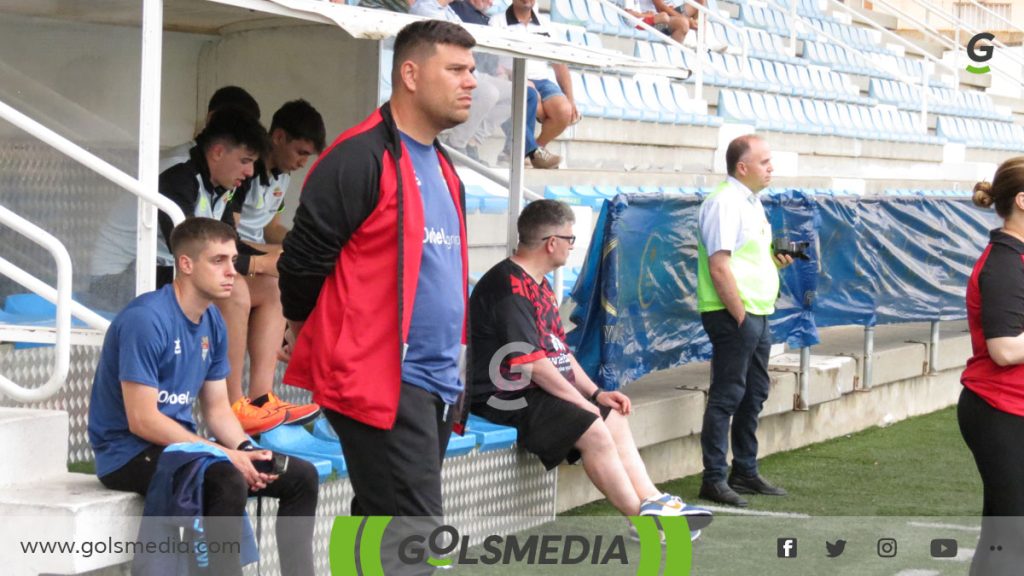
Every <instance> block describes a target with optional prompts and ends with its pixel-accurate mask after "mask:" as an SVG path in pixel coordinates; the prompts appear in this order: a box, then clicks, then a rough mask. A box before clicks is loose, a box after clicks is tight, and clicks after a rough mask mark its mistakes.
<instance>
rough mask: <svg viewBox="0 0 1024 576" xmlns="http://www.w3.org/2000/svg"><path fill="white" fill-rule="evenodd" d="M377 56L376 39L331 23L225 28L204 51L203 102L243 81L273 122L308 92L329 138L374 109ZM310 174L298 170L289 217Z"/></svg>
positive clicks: (199, 69) (200, 84) (201, 72)
mask: <svg viewBox="0 0 1024 576" xmlns="http://www.w3.org/2000/svg"><path fill="white" fill-rule="evenodd" d="M377 55H378V43H377V42H374V41H368V40H353V39H352V38H350V37H349V36H348V35H347V34H345V33H344V32H342V31H341V30H339V29H337V28H332V27H328V26H320V25H306V24H301V23H300V24H296V25H292V26H287V27H276V28H261V29H252V30H243V31H238V32H234V33H230V34H226V35H224V36H223V37H222V38H220V39H217V40H216V41H214V42H211V43H209V44H207V45H206V46H205V47H204V49H203V51H202V53H201V54H200V56H199V61H198V66H197V73H198V78H197V85H198V94H199V95H200V98H199V101H200V102H202V103H203V107H204V108H205V103H206V100H207V98H209V95H210V94H212V93H213V91H214V90H216V89H217V88H218V87H220V86H224V85H226V84H237V85H239V86H243V87H244V88H246V89H247V90H249V91H250V92H251V93H252V95H253V96H254V97H255V98H256V100H257V101H258V102H259V103H260V108H261V110H262V113H263V123H264V125H266V126H268V127H269V125H270V119H271V117H272V116H273V114H274V111H275V110H277V108H278V107H280V106H281V105H282V104H284V103H285V102H287V101H289V100H294V99H296V98H305V99H306V100H308V101H309V102H310V103H311V104H312V105H313V106H314V107H316V109H317V110H319V111H320V113H321V114H322V115H323V117H324V123H325V125H326V126H327V141H328V144H329V143H330V142H331V141H332V140H334V138H335V137H337V136H338V135H339V134H340V133H341V132H342V131H344V130H346V129H347V128H349V127H350V126H352V125H354V124H356V123H358V122H359V121H361V120H362V119H363V118H365V117H366V116H367V115H368V114H369V113H370V112H371V111H373V109H374V108H375V107H376V104H377V70H378V56H377ZM204 113H205V112H204ZM307 169H308V166H307ZM305 172H306V171H305V170H303V171H301V172H298V173H294V174H293V175H292V186H291V189H290V191H289V195H288V197H287V199H286V201H285V202H286V206H287V208H286V212H285V219H286V222H290V221H291V216H292V214H294V213H295V210H294V209H295V207H296V206H297V205H298V191H299V188H300V187H301V185H302V181H303V179H304V178H305Z"/></svg>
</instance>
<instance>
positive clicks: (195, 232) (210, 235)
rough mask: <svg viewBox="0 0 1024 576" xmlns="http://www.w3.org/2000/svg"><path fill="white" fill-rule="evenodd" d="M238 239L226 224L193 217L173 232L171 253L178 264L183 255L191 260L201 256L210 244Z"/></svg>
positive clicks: (176, 227)
mask: <svg viewBox="0 0 1024 576" xmlns="http://www.w3.org/2000/svg"><path fill="white" fill-rule="evenodd" d="M237 238H238V235H237V234H236V233H235V229H234V228H232V227H231V226H229V225H228V224H227V223H225V222H221V221H220V220H214V219H213V218H200V217H196V216H191V217H189V218H186V219H185V221H184V222H182V223H181V224H178V225H177V226H175V227H174V230H172V231H171V242H170V245H171V253H172V254H174V261H175V264H177V261H178V257H179V256H181V255H182V254H184V255H186V256H189V257H190V258H196V257H197V256H199V253H200V252H202V251H203V247H204V246H206V244H207V243H209V242H234V241H235V240H236V239H237Z"/></svg>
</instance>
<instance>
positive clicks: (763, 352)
mask: <svg viewBox="0 0 1024 576" xmlns="http://www.w3.org/2000/svg"><path fill="white" fill-rule="evenodd" d="M725 163H726V168H727V171H728V173H729V177H728V178H727V179H726V180H725V181H724V182H722V183H721V184H719V185H718V187H716V188H715V190H714V191H713V192H712V193H711V194H710V195H708V197H707V198H705V199H704V201H703V202H702V203H701V206H700V217H699V226H700V234H699V240H698V245H697V248H698V269H697V306H698V310H699V311H700V313H701V322H702V324H703V325H704V330H705V331H706V332H707V334H708V337H709V338H710V339H711V349H712V352H711V388H710V390H709V391H708V403H707V408H706V409H705V411H704V425H703V429H702V431H701V441H700V443H701V451H702V452H703V457H704V478H703V482H702V483H701V488H700V497H701V498H704V499H706V500H712V501H714V502H719V503H721V504H728V505H732V506H739V507H745V506H747V501H746V500H745V499H744V498H743V497H742V496H740V493H742V494H768V495H773V496H783V495H785V494H786V491H785V490H783V489H782V488H779V487H777V486H773V485H772V484H771V483H769V482H768V481H767V480H765V479H764V478H763V477H761V475H760V474H759V473H758V470H757V436H756V432H757V423H758V415H759V414H760V413H761V408H762V406H763V405H764V401H765V399H767V398H768V386H769V382H770V380H769V377H768V352H769V350H770V349H771V345H772V341H771V332H770V331H769V329H768V316H769V315H771V314H772V312H774V311H775V299H776V297H777V296H778V294H779V272H778V271H779V270H780V269H782V268H785V267H786V266H789V265H790V264H792V263H793V259H792V258H791V257H790V256H787V255H776V254H774V253H773V251H772V229H771V225H770V224H769V223H768V219H767V217H766V216H765V212H764V207H763V206H762V205H761V201H760V200H759V199H758V197H757V194H758V193H759V192H760V191H761V190H764V189H765V188H766V187H767V186H768V184H769V183H770V182H771V177H772V158H771V151H770V150H769V148H768V144H767V143H766V142H765V141H764V140H762V139H761V138H760V137H758V136H756V135H753V134H748V135H745V136H740V137H739V138H736V139H735V140H733V141H732V142H730V143H729V147H728V148H727V149H726V153H725ZM730 418H731V419H732V426H731V432H732V452H733V466H732V473H731V474H729V476H728V479H727V478H726V471H727V469H728V465H727V461H726V453H727V451H728V448H729V433H730V424H729V420H730Z"/></svg>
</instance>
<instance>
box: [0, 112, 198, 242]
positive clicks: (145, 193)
mask: <svg viewBox="0 0 1024 576" xmlns="http://www.w3.org/2000/svg"><path fill="white" fill-rule="evenodd" d="M0 118H3V119H4V120H7V121H8V122H10V123H11V124H14V125H15V126H17V127H18V128H21V129H22V130H24V131H26V132H28V133H29V134H31V135H33V136H35V137H36V138H39V139H40V140H42V141H43V142H45V143H47V144H49V145H50V146H53V147H54V148H56V149H57V150H59V151H60V152H63V153H64V154H65V155H66V156H68V157H70V158H71V159H72V160H75V161H76V162H78V163H80V164H82V165H83V166H85V167H86V168H89V169H91V170H92V171H94V172H96V173H97V174H99V175H100V176H103V177H104V178H106V179H107V180H110V181H111V182H113V183H114V184H117V185H118V186H120V187H121V188H124V189H125V190H127V191H129V192H131V193H132V194H135V195H136V196H138V197H140V198H142V199H144V200H146V201H147V202H149V203H151V204H155V205H156V207H157V208H159V209H160V210H161V211H163V212H165V213H166V214H167V215H168V216H170V217H171V220H173V221H174V223H175V224H179V223H181V222H182V221H183V220H185V214H184V213H183V212H182V211H181V208H179V207H178V205H177V204H175V203H174V201H173V200H171V199H170V198H167V197H165V196H161V195H160V194H159V193H157V192H150V191H149V190H147V189H145V188H143V186H142V184H141V183H140V182H139V181H138V180H137V179H135V178H133V177H132V176H129V175H128V174H125V173H124V172H122V171H121V170H119V169H118V168H117V167H115V166H114V165H113V164H110V163H109V162H107V161H105V160H103V159H102V158H100V157H98V156H96V155H95V154H93V153H91V152H89V151H88V150H86V149H85V148H82V147H81V146H79V145H78V144H75V143H74V142H72V141H70V140H68V139H67V138H65V137H63V136H61V135H60V134H57V133H56V132H54V131H53V130H50V129H49V128H47V127H46V126H43V125H42V124H40V123H39V122H36V121H35V120H33V119H31V118H29V117H28V116H26V115H24V114H22V113H21V112H19V111H18V110H15V109H14V108H12V107H10V106H8V105H7V104H6V103H4V102H2V101H0Z"/></svg>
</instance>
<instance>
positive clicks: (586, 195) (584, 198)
mask: <svg viewBox="0 0 1024 576" xmlns="http://www.w3.org/2000/svg"><path fill="white" fill-rule="evenodd" d="M572 193H573V194H574V195H575V196H576V197H577V198H579V204H580V205H581V206H589V207H591V208H600V207H601V204H603V203H604V200H605V196H604V195H603V194H601V193H599V192H598V191H597V190H595V189H594V187H593V186H573V187H572Z"/></svg>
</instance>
